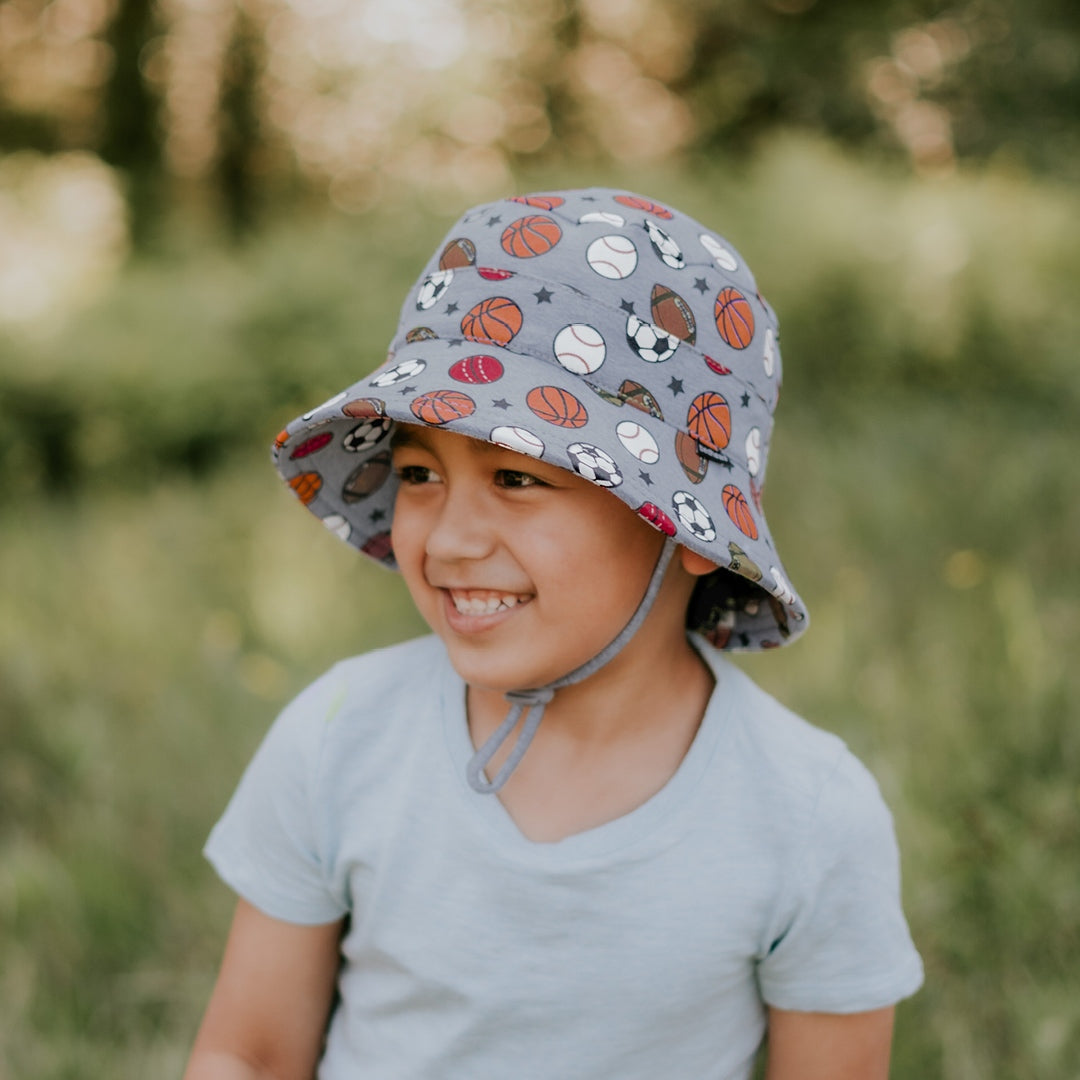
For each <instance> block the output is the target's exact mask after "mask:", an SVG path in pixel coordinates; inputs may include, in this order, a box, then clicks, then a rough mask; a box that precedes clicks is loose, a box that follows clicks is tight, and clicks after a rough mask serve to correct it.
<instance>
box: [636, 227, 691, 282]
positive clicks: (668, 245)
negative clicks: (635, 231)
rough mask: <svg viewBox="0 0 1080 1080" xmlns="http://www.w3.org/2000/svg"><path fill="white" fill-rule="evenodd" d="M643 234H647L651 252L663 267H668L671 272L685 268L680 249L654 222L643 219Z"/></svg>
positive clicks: (684, 260)
mask: <svg viewBox="0 0 1080 1080" xmlns="http://www.w3.org/2000/svg"><path fill="white" fill-rule="evenodd" d="M645 232H646V233H648V236H649V243H650V244H652V249H653V251H655V252H656V254H657V256H658V257H659V259H660V261H661V262H662V263H663V264H664V265H665V266H670V267H671V269H672V270H681V269H682V268H683V267H684V266H686V259H685V258H683V253H682V248H680V247H679V245H678V244H676V243H675V241H674V240H673V239H672V238H671V237H670V236H668V234H667V233H666V232H664V230H663V229H661V228H660V226H659V225H657V224H656V222H655V221H650V220H649V219H648V218H646V219H645Z"/></svg>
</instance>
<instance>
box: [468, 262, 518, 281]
mask: <svg viewBox="0 0 1080 1080" xmlns="http://www.w3.org/2000/svg"><path fill="white" fill-rule="evenodd" d="M476 272H477V273H478V274H479V275H480V276H481V277H482V278H483V279H484V280H485V281H505V280H506V279H507V278H512V277H513V276H514V271H513V270H500V269H499V268H498V267H496V266H478V267H477V268H476Z"/></svg>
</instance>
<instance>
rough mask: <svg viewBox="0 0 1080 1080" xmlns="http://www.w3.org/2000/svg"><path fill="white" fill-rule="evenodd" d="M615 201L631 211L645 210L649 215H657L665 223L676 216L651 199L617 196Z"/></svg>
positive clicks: (636, 196)
mask: <svg viewBox="0 0 1080 1080" xmlns="http://www.w3.org/2000/svg"><path fill="white" fill-rule="evenodd" d="M615 201H616V202H617V203H621V204H622V205H623V206H629V207H630V209H631V210H644V211H645V212H646V213H647V214H655V215H656V216H657V217H658V218H663V219H664V220H665V221H670V220H671V219H672V218H673V217H674V216H675V215H674V214H672V212H671V211H670V210H668V209H667V208H666V207H663V206H660V205H658V204H657V203H654V202H653V201H652V200H651V199H644V198H642V197H641V196H640V195H616V196H615Z"/></svg>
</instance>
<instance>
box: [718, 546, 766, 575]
mask: <svg viewBox="0 0 1080 1080" xmlns="http://www.w3.org/2000/svg"><path fill="white" fill-rule="evenodd" d="M727 549H728V554H729V555H730V556H731V562H730V563H728V569H729V570H734V571H735V573H736V574H740V575H742V577H744V578H746V579H747V580H748V581H760V580H761V579H762V578H763V577H764V575H763V574H762V572H761V567H760V566H758V564H757V563H756V562H754V560H753V559H751V558H750V556H749V555H747V554H746V552H745V551H743V549H742V548H741V547H739V545H738V544H736V543H735V541H734V540H729V541H728V546H727Z"/></svg>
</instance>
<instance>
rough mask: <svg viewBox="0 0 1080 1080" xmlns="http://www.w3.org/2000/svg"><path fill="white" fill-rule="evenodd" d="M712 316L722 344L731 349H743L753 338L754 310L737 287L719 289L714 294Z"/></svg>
mask: <svg viewBox="0 0 1080 1080" xmlns="http://www.w3.org/2000/svg"><path fill="white" fill-rule="evenodd" d="M713 316H714V318H715V319H716V329H717V330H719V331H720V336H721V337H722V338H723V339H724V344H726V345H730V346H731V348H733V349H745V348H746V346H747V345H749V344H750V342H751V341H752V340H753V337H754V310H753V308H751V307H750V301H749V300H747V299H746V297H745V296H743V294H742V293H741V292H739V290H738V289H731V288H727V289H721V290H720V291H719V292H718V293H717V294H716V304H715V305H714V308H713Z"/></svg>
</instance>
